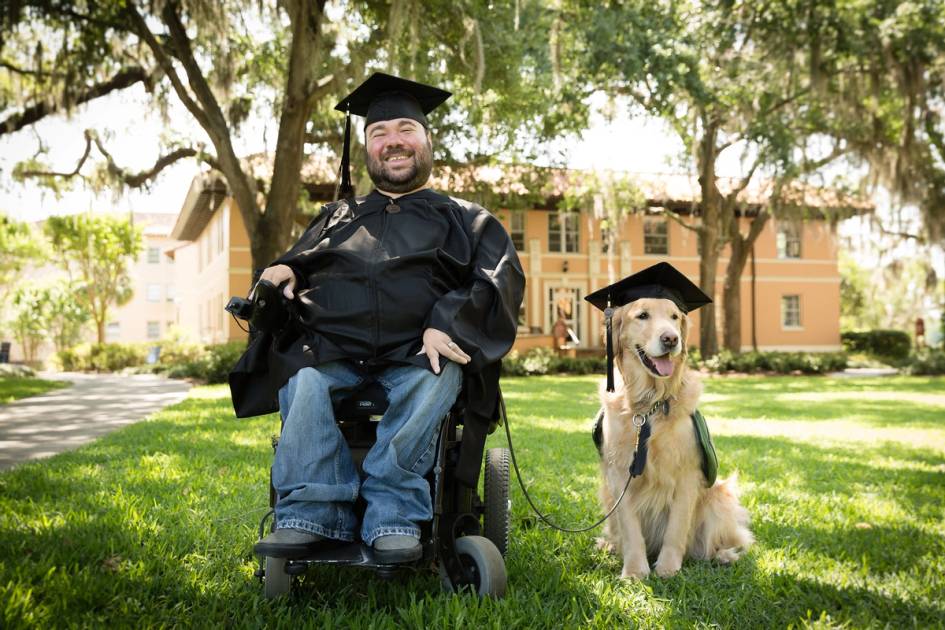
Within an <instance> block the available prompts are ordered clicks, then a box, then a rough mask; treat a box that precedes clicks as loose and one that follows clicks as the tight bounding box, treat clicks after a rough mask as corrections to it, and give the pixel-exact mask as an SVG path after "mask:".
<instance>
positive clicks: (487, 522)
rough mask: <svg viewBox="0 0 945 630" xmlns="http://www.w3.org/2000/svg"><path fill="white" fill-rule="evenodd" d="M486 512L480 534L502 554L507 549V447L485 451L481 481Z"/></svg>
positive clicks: (508, 506)
mask: <svg viewBox="0 0 945 630" xmlns="http://www.w3.org/2000/svg"><path fill="white" fill-rule="evenodd" d="M483 487H484V492H483V494H484V495H485V507H486V512H485V514H484V515H483V521H484V526H483V529H482V534H483V535H484V536H485V537H486V538H488V539H489V540H491V541H492V542H493V543H494V544H495V546H496V548H497V549H498V550H499V553H500V554H502V555H503V556H504V555H505V554H506V552H507V551H508V550H509V519H510V515H509V510H510V509H511V507H512V502H511V501H510V500H509V449H507V448H490V449H489V450H488V451H486V474H485V480H484V481H483Z"/></svg>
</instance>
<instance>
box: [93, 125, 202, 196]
mask: <svg viewBox="0 0 945 630" xmlns="http://www.w3.org/2000/svg"><path fill="white" fill-rule="evenodd" d="M92 141H93V142H94V143H95V146H96V148H98V150H99V152H100V153H101V154H102V155H103V156H105V160H106V161H107V163H108V172H109V173H111V174H112V175H113V176H114V177H116V178H117V179H118V180H120V181H121V182H122V183H124V184H125V185H126V186H128V187H129V188H141V187H142V186H144V185H145V184H146V183H148V182H149V181H150V180H152V179H154V178H155V177H157V176H158V175H159V174H160V173H161V171H163V170H164V169H165V168H167V167H168V166H170V165H171V164H173V163H175V162H177V161H179V160H183V159H185V158H189V157H196V156H199V155H200V154H201V152H199V151H198V150H197V149H192V148H190V147H181V148H179V149H175V150H173V151H171V152H170V153H168V154H167V155H162V156H161V157H159V158H158V159H157V160H155V162H154V166H152V167H151V168H149V169H147V170H144V171H139V172H137V173H129V172H127V171H126V170H125V169H123V168H121V167H120V166H118V165H117V164H115V160H114V158H112V155H111V153H109V152H108V151H107V150H106V149H105V147H104V146H103V145H102V141H101V140H99V138H98V136H92ZM202 159H203V161H204V162H207V163H208V164H210V165H211V166H213V167H216V166H217V164H216V160H215V159H213V158H212V157H210V156H203V157H202Z"/></svg>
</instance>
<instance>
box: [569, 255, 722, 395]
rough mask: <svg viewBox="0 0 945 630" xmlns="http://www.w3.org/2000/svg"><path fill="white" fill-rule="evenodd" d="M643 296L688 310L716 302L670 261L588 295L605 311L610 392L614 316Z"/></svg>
mask: <svg viewBox="0 0 945 630" xmlns="http://www.w3.org/2000/svg"><path fill="white" fill-rule="evenodd" d="M641 298H663V299H667V300H672V301H673V302H674V303H675V304H676V306H678V307H679V308H680V310H682V311H683V312H684V313H688V312H690V311H694V310H696V309H697V308H699V307H700V306H705V305H706V304H709V303H711V302H712V298H710V297H709V296H708V295H706V294H705V293H703V292H702V289H700V288H699V287H697V286H696V285H695V284H693V283H692V282H691V281H690V280H689V278H687V277H686V276H684V275H683V274H681V273H680V272H679V271H678V270H677V269H676V268H675V267H673V266H672V265H671V264H669V263H668V262H661V263H657V264H655V265H653V266H652V267H647V268H646V269H644V270H642V271H638V272H637V273H635V274H633V275H630V276H627V277H626V278H624V279H623V280H618V281H617V282H615V283H613V284H612V285H610V286H607V287H604V288H603V289H598V290H597V291H594V292H593V293H591V294H590V295H588V296H587V297H586V298H584V299H585V300H587V301H588V302H590V303H591V304H593V305H594V306H596V307H597V308H599V309H600V310H602V311H604V323H605V325H606V329H607V342H606V343H607V391H609V392H612V391H614V348H613V338H612V334H611V318H612V317H613V313H614V309H615V308H617V307H620V306H623V305H625V304H629V303H630V302H635V301H636V300H639V299H641Z"/></svg>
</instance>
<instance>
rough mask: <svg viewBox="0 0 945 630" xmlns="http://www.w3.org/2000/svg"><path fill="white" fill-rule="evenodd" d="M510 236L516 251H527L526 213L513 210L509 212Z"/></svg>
mask: <svg viewBox="0 0 945 630" xmlns="http://www.w3.org/2000/svg"><path fill="white" fill-rule="evenodd" d="M509 236H511V237H512V245H513V246H514V247H515V250H516V251H519V252H523V251H525V212H524V211H523V210H512V211H511V212H509Z"/></svg>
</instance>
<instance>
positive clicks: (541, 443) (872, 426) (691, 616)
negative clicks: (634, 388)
mask: <svg viewBox="0 0 945 630" xmlns="http://www.w3.org/2000/svg"><path fill="white" fill-rule="evenodd" d="M597 381H598V378H597V377H541V378H538V377H532V378H508V379H505V380H504V389H505V392H506V402H507V405H508V409H509V413H510V416H511V427H512V431H513V439H514V440H515V445H516V447H517V454H518V459H519V465H520V466H521V467H522V470H523V474H524V475H525V477H526V479H525V481H526V483H527V484H528V486H529V490H530V492H531V494H532V496H533V498H534V499H535V500H536V501H537V502H538V503H539V506H540V507H541V508H543V509H544V510H545V511H546V512H548V513H549V514H550V515H551V517H552V518H553V519H555V520H556V521H558V522H561V523H565V524H571V525H578V524H585V523H589V522H591V521H592V520H596V518H597V517H598V516H599V513H600V512H599V509H598V505H597V499H596V495H597V483H598V482H597V475H598V464H597V454H596V451H595V450H594V446H593V444H592V442H591V439H590V433H589V429H590V424H591V419H592V416H593V414H594V412H595V411H596V409H597V402H596V389H597ZM226 396H227V392H226V390H225V389H224V388H222V387H219V386H216V387H202V388H197V389H195V390H193V391H192V393H191V396H190V398H189V399H188V400H186V401H184V402H183V403H181V404H178V405H176V406H174V407H172V408H169V409H167V410H165V411H163V412H160V413H158V414H156V415H154V416H153V417H152V418H151V419H150V420H148V421H147V422H142V423H139V424H137V425H133V426H130V427H127V428H125V429H123V430H121V431H119V432H116V433H113V434H111V435H109V436H107V437H105V438H103V439H101V440H99V441H97V442H95V443H93V444H90V445H87V446H85V447H83V448H81V449H79V450H77V451H74V452H71V453H66V454H63V455H60V456H57V457H53V458H51V459H49V460H45V461H41V462H36V463H28V464H25V465H22V466H20V467H18V468H15V469H14V470H12V471H9V472H6V473H4V474H2V475H0V627H9V628H14V627H24V626H25V627H30V626H32V627H44V628H45V627H64V626H84V627H89V626H93V627H94V626H99V625H105V624H108V625H113V626H116V627H129V626H130V627H136V628H138V627H150V626H164V625H172V626H173V625H181V626H196V627H206V626H210V627H219V626H243V627H262V626H282V627H293V628H295V627H313V628H315V627H318V628H320V627H333V626H340V627H349V626H350V627H359V628H404V627H408V628H456V627H469V628H479V627H485V628H518V627H522V628H546V627H547V628H561V627H565V628H571V627H594V628H616V627H632V626H644V627H666V626H670V627H691V626H698V627H703V626H722V627H741V628H784V627H787V626H791V625H793V626H795V627H797V626H805V625H812V626H819V627H841V626H842V627H890V628H905V627H916V628H929V627H942V626H945V524H943V513H945V379H943V378H884V379H856V380H852V379H837V380H831V379H826V378H817V377H783V378H780V377H764V378H757V377H756V378H723V379H711V380H708V381H707V383H706V394H705V396H704V404H703V406H702V409H703V411H704V412H705V415H706V417H707V418H708V420H709V424H710V427H711V428H712V429H713V432H714V437H715V442H716V448H717V450H718V454H719V459H720V475H722V476H725V475H728V474H730V473H732V472H735V471H737V472H738V474H739V479H740V482H741V485H742V488H743V491H744V495H743V501H744V503H745V504H746V506H747V507H748V509H749V510H750V511H751V513H752V516H753V524H752V527H753V530H754V532H755V534H756V536H757V538H758V543H757V545H756V546H755V547H754V548H753V549H752V550H751V552H750V553H749V554H748V555H747V556H746V557H745V558H743V559H742V560H741V561H739V562H738V563H737V564H736V565H735V566H733V567H722V566H716V565H711V564H707V563H694V562H687V563H685V564H684V565H683V569H682V571H680V573H679V574H678V575H677V576H675V577H673V578H671V579H666V580H662V579H659V578H656V577H652V578H650V579H647V580H645V581H643V582H626V581H622V580H620V579H619V577H618V576H619V574H620V561H619V560H618V559H617V558H616V557H613V556H608V555H605V554H604V553H602V552H600V551H597V550H596V549H595V547H594V537H595V536H596V535H597V532H591V533H587V534H562V533H559V532H555V531H552V530H550V529H548V528H547V527H545V526H544V525H542V524H540V523H538V522H537V521H536V519H535V518H534V517H533V516H532V515H531V514H530V513H529V510H528V508H527V506H526V504H525V502H524V499H523V498H522V496H521V492H520V491H519V489H518V488H517V486H515V485H513V489H512V497H513V532H512V542H511V546H510V550H509V554H508V557H507V559H506V561H507V567H508V574H509V590H508V594H507V596H506V597H505V599H503V600H501V601H491V600H486V601H479V600H478V599H476V598H474V597H471V596H468V595H461V596H454V595H447V594H443V593H442V592H440V590H439V581H438V578H437V577H436V576H435V575H434V574H433V573H432V572H419V573H416V574H408V575H407V576H405V579H402V580H395V581H391V582H386V581H382V580H380V579H378V578H377V577H375V576H374V575H373V574H371V573H367V572H362V571H358V570H343V569H331V568H327V567H319V568H316V569H314V570H312V571H311V572H310V573H309V574H307V576H306V577H305V578H304V580H303V581H302V582H301V583H300V584H299V585H298V586H297V588H296V589H295V591H294V593H293V596H292V597H291V598H290V599H288V600H282V601H274V602H270V601H267V600H265V599H264V598H263V596H262V588H261V586H260V584H259V583H258V582H257V581H256V580H255V579H254V578H253V571H254V570H255V568H256V562H255V560H254V557H253V555H252V551H251V549H252V544H253V542H254V540H255V538H256V527H257V523H258V519H259V517H261V516H262V515H263V514H264V513H265V512H266V510H267V483H268V481H267V480H268V465H269V462H270V457H271V448H270V446H269V438H270V435H271V434H272V433H273V432H274V431H275V430H276V429H277V426H278V422H277V420H276V418H275V417H273V416H269V417H265V418H257V419H251V420H236V419H234V418H233V417H232V413H231V411H230V406H229V401H228V398H227V397H226ZM504 443H505V436H504V433H502V432H497V433H496V434H494V435H493V436H491V437H490V446H501V445H504ZM513 483H514V482H513Z"/></svg>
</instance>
